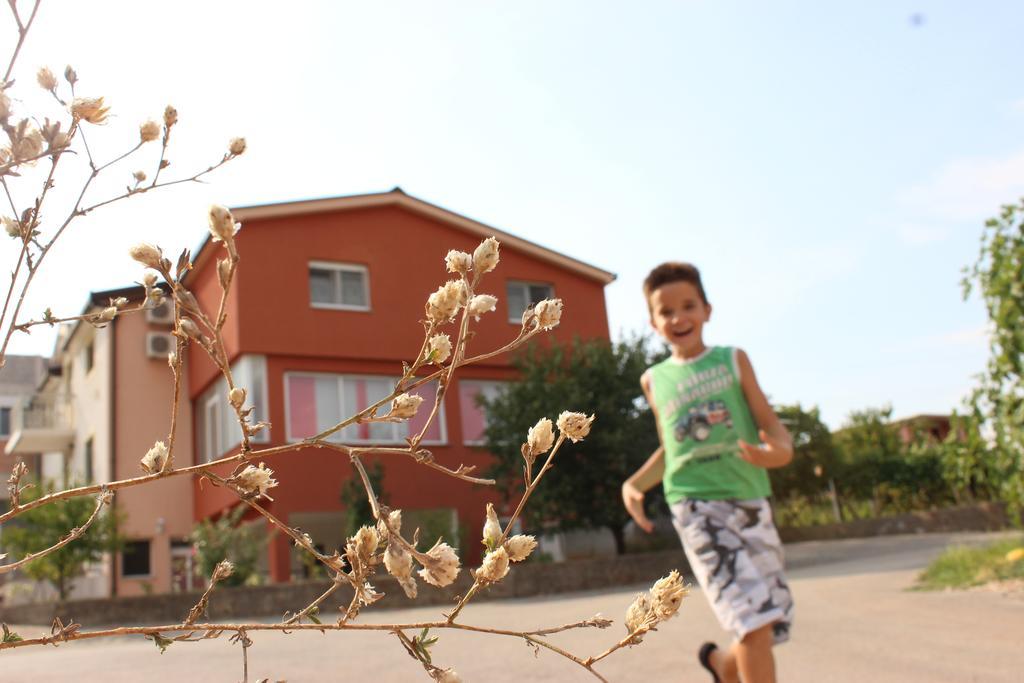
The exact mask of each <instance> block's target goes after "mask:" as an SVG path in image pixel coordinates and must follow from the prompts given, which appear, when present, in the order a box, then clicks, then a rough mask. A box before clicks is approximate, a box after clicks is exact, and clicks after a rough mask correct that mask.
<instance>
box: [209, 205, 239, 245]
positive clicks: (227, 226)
mask: <svg viewBox="0 0 1024 683" xmlns="http://www.w3.org/2000/svg"><path fill="white" fill-rule="evenodd" d="M209 218H210V234H211V235H213V241H214V242H227V241H229V240H231V239H232V238H233V237H234V236H235V233H236V232H238V224H237V223H235V218H234V216H232V215H231V211H230V210H229V209H228V208H227V207H225V206H220V205H219V204H214V205H212V206H211V207H210V215H209Z"/></svg>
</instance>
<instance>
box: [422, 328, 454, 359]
mask: <svg viewBox="0 0 1024 683" xmlns="http://www.w3.org/2000/svg"><path fill="white" fill-rule="evenodd" d="M450 355H452V340H451V338H449V337H448V335H447V334H435V335H434V336H433V337H431V338H430V341H429V342H428V344H427V357H428V358H429V359H430V362H432V363H437V364H438V365H440V364H441V363H443V362H445V361H446V360H448V357H449V356H450Z"/></svg>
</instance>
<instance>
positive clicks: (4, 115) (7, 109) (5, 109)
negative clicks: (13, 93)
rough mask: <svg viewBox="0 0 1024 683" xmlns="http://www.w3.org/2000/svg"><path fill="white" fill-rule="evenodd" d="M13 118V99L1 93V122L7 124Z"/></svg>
mask: <svg viewBox="0 0 1024 683" xmlns="http://www.w3.org/2000/svg"><path fill="white" fill-rule="evenodd" d="M10 117H11V98H9V97H8V96H7V93H5V92H2V91H0V122H3V123H7V119H9V118H10Z"/></svg>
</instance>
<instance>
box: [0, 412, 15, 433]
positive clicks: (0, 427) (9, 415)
mask: <svg viewBox="0 0 1024 683" xmlns="http://www.w3.org/2000/svg"><path fill="white" fill-rule="evenodd" d="M3 415H6V416H7V418H6V419H7V429H4V428H3V427H4V418H3V417H2V416H3ZM13 418H14V407H13V406H0V439H9V438H10V436H11V431H12V428H13V426H14V425H12V424H11V420H12V419H13Z"/></svg>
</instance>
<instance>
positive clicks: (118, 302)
mask: <svg viewBox="0 0 1024 683" xmlns="http://www.w3.org/2000/svg"><path fill="white" fill-rule="evenodd" d="M110 305H111V306H117V307H118V308H124V307H125V306H127V305H128V297H124V296H119V297H117V298H116V299H113V300H111V302H110Z"/></svg>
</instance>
